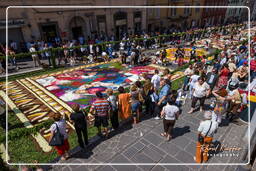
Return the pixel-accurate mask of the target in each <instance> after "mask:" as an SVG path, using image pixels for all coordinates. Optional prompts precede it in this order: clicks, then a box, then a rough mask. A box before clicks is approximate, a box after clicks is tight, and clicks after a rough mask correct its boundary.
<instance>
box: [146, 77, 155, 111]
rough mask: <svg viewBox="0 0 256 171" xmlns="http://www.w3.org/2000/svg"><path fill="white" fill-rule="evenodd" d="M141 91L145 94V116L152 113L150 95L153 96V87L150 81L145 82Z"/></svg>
mask: <svg viewBox="0 0 256 171" xmlns="http://www.w3.org/2000/svg"><path fill="white" fill-rule="evenodd" d="M143 91H144V94H145V106H146V114H150V113H151V112H153V111H154V107H153V102H152V100H151V97H150V96H151V95H152V94H153V92H154V90H153V85H152V84H151V82H150V80H146V81H145V83H144V85H143Z"/></svg>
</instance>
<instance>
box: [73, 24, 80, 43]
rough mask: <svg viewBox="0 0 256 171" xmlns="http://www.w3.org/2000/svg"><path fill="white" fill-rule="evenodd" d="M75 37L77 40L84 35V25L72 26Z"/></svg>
mask: <svg viewBox="0 0 256 171" xmlns="http://www.w3.org/2000/svg"><path fill="white" fill-rule="evenodd" d="M72 35H73V39H75V40H77V39H78V38H79V37H80V36H81V35H83V31H82V27H81V26H79V27H72Z"/></svg>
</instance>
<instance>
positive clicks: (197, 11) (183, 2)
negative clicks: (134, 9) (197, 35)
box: [147, 0, 205, 31]
mask: <svg viewBox="0 0 256 171" xmlns="http://www.w3.org/2000/svg"><path fill="white" fill-rule="evenodd" d="M204 1H205V0H148V6H170V8H161V9H159V8H150V9H148V10H147V16H148V17H147V22H148V30H149V31H158V30H164V29H165V28H170V27H177V28H180V29H181V30H185V29H188V28H192V27H193V28H194V27H200V25H201V16H202V12H203V9H202V8H175V6H203V5H204Z"/></svg>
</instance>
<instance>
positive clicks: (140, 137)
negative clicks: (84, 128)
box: [51, 100, 247, 171]
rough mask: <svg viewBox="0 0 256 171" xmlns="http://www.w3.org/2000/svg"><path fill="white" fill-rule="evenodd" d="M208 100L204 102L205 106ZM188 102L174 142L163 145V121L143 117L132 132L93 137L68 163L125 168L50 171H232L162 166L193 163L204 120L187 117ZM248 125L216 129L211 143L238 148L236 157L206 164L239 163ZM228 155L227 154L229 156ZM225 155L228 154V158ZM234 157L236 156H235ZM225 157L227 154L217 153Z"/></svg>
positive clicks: (124, 130)
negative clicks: (198, 135)
mask: <svg viewBox="0 0 256 171" xmlns="http://www.w3.org/2000/svg"><path fill="white" fill-rule="evenodd" d="M209 103H210V100H207V104H209ZM189 107H190V100H187V101H186V105H185V106H183V108H182V109H183V112H182V115H181V116H180V118H179V120H178V121H177V122H176V124H175V129H174V138H173V139H172V140H171V141H170V142H166V141H165V139H163V137H161V136H160V133H161V132H162V131H163V125H162V120H154V119H152V118H151V117H149V116H145V117H144V118H143V121H142V122H140V123H139V124H137V125H136V126H135V127H134V128H132V127H131V126H130V124H126V125H124V126H123V127H122V128H120V129H119V130H118V131H116V132H112V134H111V136H110V138H109V139H107V140H104V139H100V138H99V137H96V142H94V143H93V144H92V145H91V146H90V148H89V149H88V150H87V151H86V152H84V151H80V152H78V153H76V154H75V155H73V156H72V158H71V159H69V160H68V161H66V162H67V163H79V164H80V163H81V164H85V163H102V162H103V163H126V164H129V165H127V166H118V165H113V166H79V165H77V166H73V165H72V166H54V167H53V168H51V170H63V171H68V170H73V171H74V170H77V171H78V170H102V171H103V170H104V171H107V170H121V169H122V170H152V171H159V170H179V171H183V170H184V171H188V170H191V171H192V170H201V171H205V170H209V171H210V170H214V171H216V170H224V169H225V170H232V171H233V170H235V169H236V166H210V165H209V166H197V165H183V166H177V165H172V166H171V165H169V166H168V165H161V164H166V163H176V164H181V163H194V161H193V156H194V155H195V147H196V139H197V128H198V126H199V122H200V120H201V119H203V114H202V113H200V112H195V113H193V114H187V111H188V110H189ZM246 129H247V125H240V126H238V125H235V124H232V123H231V124H227V123H226V122H225V121H224V124H223V126H221V127H220V128H219V129H218V132H217V134H216V135H215V137H214V140H216V141H215V142H214V143H215V144H217V143H221V144H222V145H225V146H226V147H231V146H232V147H233V146H236V147H241V148H242V150H240V151H239V155H238V157H237V156H235V157H234V156H233V157H226V156H224V157H223V156H222V157H220V156H215V157H211V158H210V160H209V163H236V162H239V163H241V159H242V158H243V152H245V149H246V148H247V143H246V142H243V141H242V137H243V135H244V132H245V131H246ZM241 145H242V146H241ZM229 153H230V152H229ZM229 153H228V154H229ZM234 153H235V154H237V152H234ZM218 154H219V155H220V154H223V155H224V154H227V152H219V153H218ZM130 163H155V165H140V166H136V165H132V164H130Z"/></svg>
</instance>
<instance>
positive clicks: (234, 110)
mask: <svg viewBox="0 0 256 171" xmlns="http://www.w3.org/2000/svg"><path fill="white" fill-rule="evenodd" d="M238 86H239V85H238V82H236V81H231V82H230V83H229V85H228V96H227V97H226V98H224V100H226V101H228V103H229V105H228V109H227V115H226V119H228V120H229V121H230V122H232V121H235V120H236V119H238V117H239V112H238V109H239V108H240V107H241V103H242V98H241V95H240V92H239V91H238Z"/></svg>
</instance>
